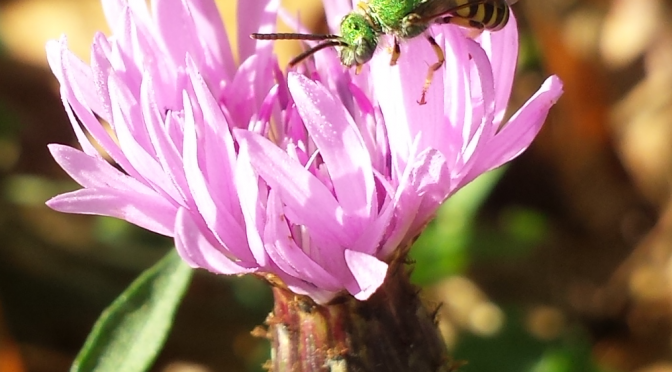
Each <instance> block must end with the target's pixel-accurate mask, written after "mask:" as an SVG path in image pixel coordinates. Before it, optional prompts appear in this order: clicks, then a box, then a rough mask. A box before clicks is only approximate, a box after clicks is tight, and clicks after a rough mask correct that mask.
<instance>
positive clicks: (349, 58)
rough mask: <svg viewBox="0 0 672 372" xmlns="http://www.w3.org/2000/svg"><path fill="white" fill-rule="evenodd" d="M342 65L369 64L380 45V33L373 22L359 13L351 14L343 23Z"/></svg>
mask: <svg viewBox="0 0 672 372" xmlns="http://www.w3.org/2000/svg"><path fill="white" fill-rule="evenodd" d="M341 41H342V43H343V44H344V45H343V46H342V48H341V50H340V57H341V63H343V65H344V66H347V67H352V66H359V65H363V64H365V63H367V62H368V61H369V60H371V57H373V52H375V50H376V46H377V45H378V32H376V30H375V28H374V26H373V24H372V23H371V21H370V20H369V19H368V18H367V17H366V16H364V15H362V14H359V13H354V12H353V13H350V14H348V15H346V16H345V17H344V18H343V20H342V21H341Z"/></svg>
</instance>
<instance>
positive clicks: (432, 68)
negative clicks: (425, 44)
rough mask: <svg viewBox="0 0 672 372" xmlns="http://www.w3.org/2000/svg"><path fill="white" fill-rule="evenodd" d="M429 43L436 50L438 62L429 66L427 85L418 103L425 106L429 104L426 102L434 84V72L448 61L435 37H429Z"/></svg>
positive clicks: (424, 86)
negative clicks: (430, 86)
mask: <svg viewBox="0 0 672 372" xmlns="http://www.w3.org/2000/svg"><path fill="white" fill-rule="evenodd" d="M427 41H429V43H430V44H431V45H432V49H434V53H436V58H437V61H436V62H435V63H434V64H432V65H431V66H429V69H428V70H427V78H425V85H423V87H422V95H421V96H420V100H419V101H418V104H419V105H424V104H426V103H427V101H425V96H426V95H427V90H429V85H430V84H432V78H434V72H435V71H436V70H438V69H440V68H441V66H443V63H444V62H445V61H446V56H445V55H444V54H443V49H441V47H440V46H439V44H437V43H436V40H434V38H433V37H431V36H427Z"/></svg>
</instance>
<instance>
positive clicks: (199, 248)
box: [175, 208, 257, 274]
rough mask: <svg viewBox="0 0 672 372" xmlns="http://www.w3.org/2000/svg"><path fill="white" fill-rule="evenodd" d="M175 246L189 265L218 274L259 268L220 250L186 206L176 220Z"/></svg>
mask: <svg viewBox="0 0 672 372" xmlns="http://www.w3.org/2000/svg"><path fill="white" fill-rule="evenodd" d="M175 248H176V249H177V252H178V253H179V254H180V257H182V259H183V260H185V261H186V262H187V263H188V264H189V266H191V267H201V268H204V269H206V270H209V271H212V272H214V273H217V274H246V273H252V272H255V271H256V270H257V269H256V268H255V267H254V266H251V265H247V264H243V263H240V262H234V261H233V260H231V259H230V258H228V257H226V256H225V255H224V254H223V253H221V252H220V251H218V250H217V248H215V247H214V246H213V245H212V244H211V243H210V241H209V239H208V238H207V237H206V236H204V235H203V234H202V233H201V230H200V229H199V227H198V225H197V224H196V223H195V222H194V220H193V219H192V217H191V216H190V214H189V212H188V211H187V210H186V209H184V208H180V209H179V210H178V212H177V218H176V220H175Z"/></svg>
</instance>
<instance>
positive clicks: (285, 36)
mask: <svg viewBox="0 0 672 372" xmlns="http://www.w3.org/2000/svg"><path fill="white" fill-rule="evenodd" d="M250 38H252V39H256V40H334V39H339V38H340V36H338V35H331V34H298V33H274V34H257V33H254V34H251V35H250Z"/></svg>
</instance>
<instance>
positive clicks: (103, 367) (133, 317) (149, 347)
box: [70, 249, 193, 372]
mask: <svg viewBox="0 0 672 372" xmlns="http://www.w3.org/2000/svg"><path fill="white" fill-rule="evenodd" d="M192 272H193V270H192V269H191V268H190V267H189V266H187V265H186V264H185V263H184V262H182V260H181V259H180V257H179V256H178V255H177V253H176V251H175V250H174V249H173V250H171V252H170V253H168V254H167V255H166V256H165V257H164V258H162V259H161V261H159V262H157V263H156V264H155V265H154V266H152V267H151V268H150V269H148V270H147V271H145V272H144V273H142V275H140V276H139V277H138V278H137V279H136V280H135V281H134V282H133V283H132V284H131V285H130V286H129V287H128V289H126V291H124V293H122V294H121V296H119V297H118V298H117V299H116V300H114V302H113V303H112V305H110V307H108V308H107V309H105V311H104V312H103V314H102V315H101V316H100V318H99V319H98V321H97V322H96V324H95V325H94V327H93V330H92V331H91V334H89V337H88V338H87V340H86V343H85V344H84V347H83V348H82V350H81V351H80V352H79V355H77V359H75V362H74V364H73V365H72V368H71V369H70V372H89V371H95V372H108V371H110V372H112V371H114V372H118V371H124V372H136V371H137V372H140V371H145V370H146V369H148V368H149V367H150V366H151V364H152V362H153V361H154V358H155V357H156V355H157V354H158V352H159V350H161V347H162V345H163V342H164V341H165V339H166V336H167V335H168V332H169V331H170V327H171V326H172V323H173V317H174V315H175V311H176V310H177V307H178V305H179V304H180V302H181V300H182V297H183V295H184V292H185V290H186V289H187V287H188V285H189V282H190V280H191V275H192Z"/></svg>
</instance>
